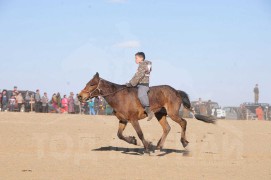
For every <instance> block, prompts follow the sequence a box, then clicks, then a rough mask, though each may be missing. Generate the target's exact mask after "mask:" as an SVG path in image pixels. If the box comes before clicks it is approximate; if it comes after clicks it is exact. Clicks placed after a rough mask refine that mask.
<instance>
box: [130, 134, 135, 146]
mask: <svg viewBox="0 0 271 180" xmlns="http://www.w3.org/2000/svg"><path fill="white" fill-rule="evenodd" d="M129 138H130V144H133V145H137V140H136V138H135V136H130V137H129Z"/></svg>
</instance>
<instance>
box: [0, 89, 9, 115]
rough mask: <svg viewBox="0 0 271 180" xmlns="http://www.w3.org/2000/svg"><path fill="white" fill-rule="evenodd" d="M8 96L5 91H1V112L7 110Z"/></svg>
mask: <svg viewBox="0 0 271 180" xmlns="http://www.w3.org/2000/svg"><path fill="white" fill-rule="evenodd" d="M8 102H9V99H8V95H7V90H3V92H2V103H1V104H2V111H6V110H7V108H8Z"/></svg>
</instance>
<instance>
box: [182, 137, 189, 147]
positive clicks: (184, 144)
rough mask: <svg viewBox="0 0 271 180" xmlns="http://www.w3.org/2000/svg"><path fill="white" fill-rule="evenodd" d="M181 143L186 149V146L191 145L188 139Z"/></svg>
mask: <svg viewBox="0 0 271 180" xmlns="http://www.w3.org/2000/svg"><path fill="white" fill-rule="evenodd" d="M181 143H182V145H183V147H184V148H186V146H187V145H188V144H189V142H188V141H187V140H186V139H183V138H182V139H181Z"/></svg>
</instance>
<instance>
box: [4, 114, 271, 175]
mask: <svg viewBox="0 0 271 180" xmlns="http://www.w3.org/2000/svg"><path fill="white" fill-rule="evenodd" d="M140 123H141V127H142V129H143V132H144V133H145V137H146V138H147V139H148V140H150V141H152V142H153V143H154V144H156V143H157V141H158V140H159V139H160V137H161V135H162V129H161V127H160V125H159V123H158V122H157V121H156V120H153V121H151V122H147V121H146V120H143V121H141V122H140ZM169 123H170V125H171V127H172V129H171V132H170V134H169V136H168V139H167V141H166V143H165V147H164V148H165V149H164V151H162V152H160V151H159V152H155V153H154V154H152V155H150V156H149V155H142V151H143V149H142V147H140V146H133V145H129V144H127V143H125V142H124V141H121V140H119V139H118V138H117V135H116V134H117V128H118V121H117V119H116V118H115V117H105V116H84V115H58V114H35V113H34V114H27V113H0V134H1V136H0V142H1V143H0V179H46V180H48V179H58V180H59V179H178V180H179V179H271V122H266V121H227V120H221V121H218V123H217V124H216V125H212V124H205V123H203V122H200V121H196V120H193V119H188V129H187V137H188V140H189V141H190V145H189V148H188V150H185V149H184V148H183V147H182V146H181V144H180V142H179V140H180V130H181V129H180V127H179V126H178V125H177V124H175V123H174V122H173V121H171V120H169ZM125 135H134V136H136V134H135V131H134V130H133V129H132V127H131V125H130V124H129V125H128V127H127V129H126V130H125Z"/></svg>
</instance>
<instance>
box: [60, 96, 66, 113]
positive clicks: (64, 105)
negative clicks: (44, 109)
mask: <svg viewBox="0 0 271 180" xmlns="http://www.w3.org/2000/svg"><path fill="white" fill-rule="evenodd" d="M61 105H62V108H63V109H64V111H65V112H68V99H67V96H66V95H64V96H63V98H62V100H61Z"/></svg>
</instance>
